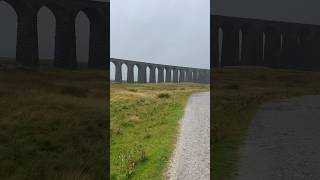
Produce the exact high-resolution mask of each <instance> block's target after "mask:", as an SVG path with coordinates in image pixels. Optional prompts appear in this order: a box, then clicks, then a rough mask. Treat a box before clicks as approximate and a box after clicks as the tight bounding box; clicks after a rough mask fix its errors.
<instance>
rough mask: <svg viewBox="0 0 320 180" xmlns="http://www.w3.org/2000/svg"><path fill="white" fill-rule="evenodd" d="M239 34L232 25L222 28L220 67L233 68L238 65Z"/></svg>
mask: <svg viewBox="0 0 320 180" xmlns="http://www.w3.org/2000/svg"><path fill="white" fill-rule="evenodd" d="M238 45H239V32H238V31H237V29H236V28H234V27H233V26H232V25H225V26H224V27H223V42H222V54H221V65H222V66H235V65H238V64H239V54H238V53H239V49H238Z"/></svg>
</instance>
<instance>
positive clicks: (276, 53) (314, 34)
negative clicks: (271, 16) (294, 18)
mask: <svg viewBox="0 0 320 180" xmlns="http://www.w3.org/2000/svg"><path fill="white" fill-rule="evenodd" d="M219 38H221V39H219ZM219 41H220V43H219ZM211 43H212V44H211V53H212V54H211V57H212V58H211V66H212V67H217V66H237V65H261V66H268V67H274V68H285V69H303V70H320V26H319V25H311V24H301V23H288V22H278V21H269V20H259V19H248V18H238V17H228V16H220V15H213V14H211Z"/></svg>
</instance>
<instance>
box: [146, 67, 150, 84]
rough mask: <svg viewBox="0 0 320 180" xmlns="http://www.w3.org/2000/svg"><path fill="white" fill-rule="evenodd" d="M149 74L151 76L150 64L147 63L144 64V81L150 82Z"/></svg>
mask: <svg viewBox="0 0 320 180" xmlns="http://www.w3.org/2000/svg"><path fill="white" fill-rule="evenodd" d="M150 76H151V74H150V66H149V65H147V66H146V82H147V83H150Z"/></svg>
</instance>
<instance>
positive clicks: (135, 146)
mask: <svg viewBox="0 0 320 180" xmlns="http://www.w3.org/2000/svg"><path fill="white" fill-rule="evenodd" d="M199 91H209V86H208V85H196V84H126V83H124V84H118V83H111V109H110V116H111V129H110V134H111V149H110V159H111V162H110V163H111V165H110V167H111V179H153V180H157V179H162V178H163V173H164V171H165V169H166V165H167V162H168V160H169V158H170V156H171V153H172V151H173V148H174V144H175V140H176V136H177V132H178V122H179V119H180V118H181V117H182V115H183V110H184V106H185V104H186V102H187V99H188V97H189V95H190V94H191V93H193V92H199Z"/></svg>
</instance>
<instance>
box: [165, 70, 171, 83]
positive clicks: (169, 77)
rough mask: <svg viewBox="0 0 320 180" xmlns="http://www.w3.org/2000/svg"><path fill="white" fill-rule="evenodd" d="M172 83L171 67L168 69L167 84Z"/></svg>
mask: <svg viewBox="0 0 320 180" xmlns="http://www.w3.org/2000/svg"><path fill="white" fill-rule="evenodd" d="M168 82H171V68H170V67H169V66H167V67H166V83H168Z"/></svg>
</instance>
